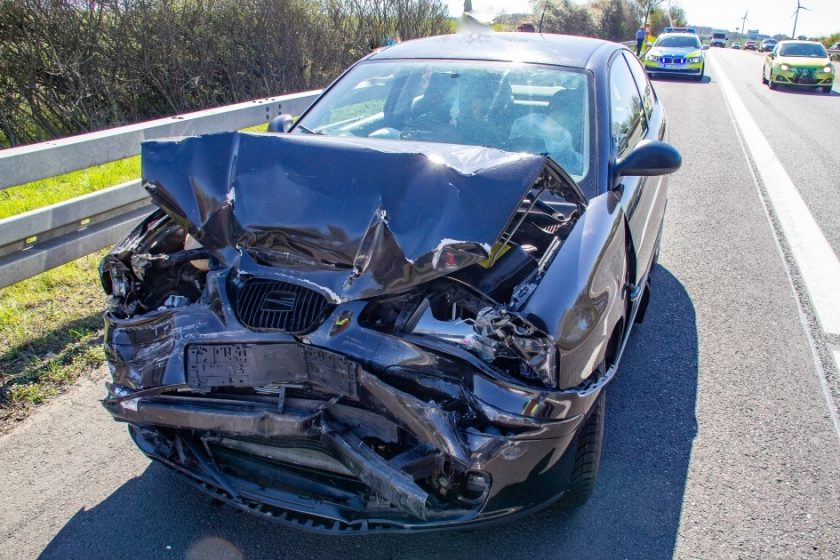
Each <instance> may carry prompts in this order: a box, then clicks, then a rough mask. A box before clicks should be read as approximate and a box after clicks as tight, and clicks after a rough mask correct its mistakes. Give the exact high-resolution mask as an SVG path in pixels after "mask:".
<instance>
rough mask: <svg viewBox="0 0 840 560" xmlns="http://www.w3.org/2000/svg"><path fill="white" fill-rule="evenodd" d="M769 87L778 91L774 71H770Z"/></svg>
mask: <svg viewBox="0 0 840 560" xmlns="http://www.w3.org/2000/svg"><path fill="white" fill-rule="evenodd" d="M767 86H768V87H769V88H770V89H776V82H774V81H773V71H772V70H770V77H769V78H767Z"/></svg>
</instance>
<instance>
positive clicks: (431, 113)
mask: <svg viewBox="0 0 840 560" xmlns="http://www.w3.org/2000/svg"><path fill="white" fill-rule="evenodd" d="M589 104H590V95H589V80H588V74H587V73H585V72H583V71H580V70H576V69H566V68H560V67H553V66H541V65H536V64H510V63H495V62H474V61H454V60H434V61H369V62H365V63H362V64H359V65H357V66H356V67H354V68H353V69H352V70H351V71H350V72H348V73H347V74H346V75H345V76H344V77H342V79H341V80H339V81H338V83H336V84H335V85H334V86H333V87H332V88H331V89H330V90H329V91H328V92H326V93H325V95H324V96H323V97H322V98H321V99H319V100H318V102H317V103H316V104H315V106H313V107H312V108H311V109H310V110H309V112H307V114H306V115H305V116H304V117H303V118H302V119H301V120H300V123H299V125H298V126H297V127H296V128H295V129H293V132H295V133H307V132H314V133H317V134H327V135H332V136H366V137H371V138H381V139H393V140H421V141H428V142H448V143H455V144H470V145H479V146H490V147H494V148H500V149H503V150H509V151H521V152H531V153H547V154H548V155H549V156H550V157H551V158H552V159H554V160H555V161H557V163H559V164H560V165H562V166H563V167H564V168H565V169H566V171H568V172H569V174H570V175H572V176H573V177H575V178H576V179H581V178H582V177H584V176H586V175H587V173H588V170H589V166H590V165H589V161H590V152H591V140H590V133H591V127H590V121H591V118H590V108H589Z"/></svg>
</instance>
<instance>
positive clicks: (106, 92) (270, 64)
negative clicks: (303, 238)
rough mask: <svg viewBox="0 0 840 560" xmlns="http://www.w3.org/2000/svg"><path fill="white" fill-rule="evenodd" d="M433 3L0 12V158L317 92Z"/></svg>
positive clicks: (425, 14)
mask: <svg viewBox="0 0 840 560" xmlns="http://www.w3.org/2000/svg"><path fill="white" fill-rule="evenodd" d="M448 30H449V22H448V20H447V14H446V8H445V7H444V6H443V4H442V3H441V1H440V0H314V1H313V0H86V1H82V0H0V88H2V89H3V92H4V95H3V97H2V100H0V146H3V147H5V146H14V145H18V144H25V143H29V142H35V141H40V140H46V139H50V138H56V137H60V136H65V135H70V134H76V133H79V132H85V131H90V130H96V129H100V128H106V127H111V126H116V125H119V124H125V123H129V122H136V121H141V120H146V119H150V118H155V117H159V116H164V115H169V114H177V113H183V112H187V111H192V110H197V109H203V108H208V107H213V106H217V105H223V104H229V103H235V102H238V101H243V100H247V99H253V98H258V97H266V96H271V95H279V94H282V93H289V92H294V91H300V90H304V89H312V88H318V87H323V86H324V85H326V84H327V83H329V82H330V81H331V80H332V79H333V78H335V77H336V76H337V75H338V73H339V72H341V70H343V69H344V68H345V67H346V66H347V65H348V64H350V63H352V62H354V61H355V60H357V59H358V58H360V57H361V56H363V55H364V54H366V53H367V52H368V51H369V49H370V45H371V44H373V43H379V42H380V41H381V40H382V38H383V37H385V36H386V35H389V36H399V37H401V38H403V39H411V38H415V37H420V36H427V35H434V34H439V33H443V32H447V31H448Z"/></svg>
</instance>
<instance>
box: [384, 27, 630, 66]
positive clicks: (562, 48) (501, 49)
mask: <svg viewBox="0 0 840 560" xmlns="http://www.w3.org/2000/svg"><path fill="white" fill-rule="evenodd" d="M620 48H623V47H622V46H621V45H618V44H616V43H611V42H609V41H603V40H601V39H593V38H590V37H577V36H570V35H554V34H549V33H521V32H509V33H458V34H455V35H438V36H435V37H427V38H424V39H415V40H412V41H405V42H403V43H398V44H396V45H393V46H391V47H387V48H384V49H382V50H381V51H378V52H376V53H374V54H372V55H371V56H370V57H368V60H397V59H400V60H405V59H455V60H487V61H505V62H530V63H536V64H554V65H560V66H570V67H576V68H586V67H587V66H588V63H589V61H590V60H591V59H592V57H593V55H594V54H595V53H596V52H597V51H599V50H602V49H603V50H615V49H620Z"/></svg>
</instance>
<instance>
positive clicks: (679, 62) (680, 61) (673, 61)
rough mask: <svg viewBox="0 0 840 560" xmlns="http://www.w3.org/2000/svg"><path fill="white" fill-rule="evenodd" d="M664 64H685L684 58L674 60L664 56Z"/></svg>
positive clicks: (662, 59)
mask: <svg viewBox="0 0 840 560" xmlns="http://www.w3.org/2000/svg"><path fill="white" fill-rule="evenodd" d="M660 60H661V61H662V63H663V64H685V59H684V58H674V57H670V56H663V57H662V58H661V59H660Z"/></svg>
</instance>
